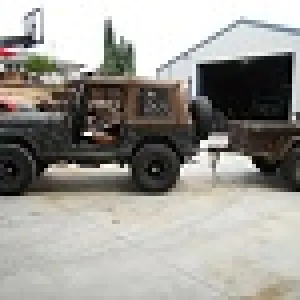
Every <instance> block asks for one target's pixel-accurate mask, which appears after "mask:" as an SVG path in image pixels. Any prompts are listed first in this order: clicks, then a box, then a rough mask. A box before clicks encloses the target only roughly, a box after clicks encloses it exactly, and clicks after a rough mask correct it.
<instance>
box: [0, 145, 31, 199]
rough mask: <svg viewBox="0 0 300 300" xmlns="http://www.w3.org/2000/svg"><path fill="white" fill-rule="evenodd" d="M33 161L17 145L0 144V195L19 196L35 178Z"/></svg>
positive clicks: (27, 153) (26, 152)
mask: <svg viewBox="0 0 300 300" xmlns="http://www.w3.org/2000/svg"><path fill="white" fill-rule="evenodd" d="M35 172H36V170H35V161H34V159H33V158H32V155H31V154H30V152H29V151H28V150H27V149H24V148H22V147H20V146H19V145H10V144H8V145H4V144H0V195H1V196H19V195H22V194H24V192H25V190H26V189H27V187H28V186H29V185H30V184H31V183H32V180H33V179H34V178H35Z"/></svg>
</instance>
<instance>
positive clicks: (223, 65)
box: [157, 18, 300, 119]
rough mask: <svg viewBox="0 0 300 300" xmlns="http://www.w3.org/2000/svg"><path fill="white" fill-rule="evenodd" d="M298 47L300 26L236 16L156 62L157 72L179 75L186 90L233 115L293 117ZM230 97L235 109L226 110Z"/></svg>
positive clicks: (298, 86) (299, 75) (299, 88)
mask: <svg viewBox="0 0 300 300" xmlns="http://www.w3.org/2000/svg"><path fill="white" fill-rule="evenodd" d="M298 53H299V54H300V29H291V28H287V27H285V26H281V25H271V24H267V23H264V22H262V21H253V20H248V19H245V18H241V19H240V20H238V21H236V22H234V23H232V24H231V25H229V26H228V27H226V28H224V29H223V30H221V31H220V32H218V33H216V34H215V35H213V36H211V37H209V38H208V39H207V40H205V41H203V42H201V43H200V44H198V45H195V46H194V47H192V48H190V49H188V51H186V52H184V53H181V54H180V55H179V56H177V57H175V58H174V59H172V60H170V61H169V62H167V63H166V64H164V65H161V66H160V67H159V68H158V69H157V78H159V79H181V80H185V81H186V83H187V84H188V87H189V92H190V93H191V95H192V96H206V97H208V98H209V99H211V100H212V102H213V103H214V106H217V107H218V108H221V109H222V110H223V111H224V110H226V109H227V110H226V113H227V114H228V115H231V116H232V117H233V118H241V117H243V118H248V119H251V118H258V119H259V118H260V117H261V116H262V113H264V114H266V112H267V114H268V115H269V116H270V118H272V119H274V118H277V119H287V118H293V119H294V116H295V113H296V112H300V58H299V55H298ZM297 95H298V98H299V100H298V101H297ZM236 102H238V104H239V105H235V107H236V109H235V112H230V111H228V107H229V106H230V105H229V103H236ZM256 103H259V105H255V104H256ZM231 107H234V105H231ZM237 107H239V108H238V109H237ZM258 107H259V110H260V111H258V110H257V109H256V108H258ZM255 109H256V110H255ZM262 110H263V112H262ZM247 113H248V114H249V115H248V116H246V115H245V114H247Z"/></svg>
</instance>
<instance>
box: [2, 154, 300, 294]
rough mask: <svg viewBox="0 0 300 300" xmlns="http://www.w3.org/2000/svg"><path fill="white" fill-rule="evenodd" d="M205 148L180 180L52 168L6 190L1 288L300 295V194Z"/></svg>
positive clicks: (243, 162)
mask: <svg viewBox="0 0 300 300" xmlns="http://www.w3.org/2000/svg"><path fill="white" fill-rule="evenodd" d="M218 175H219V179H218V181H217V183H216V184H214V183H213V181H212V177H211V169H210V165H209V158H208V157H207V154H205V153H204V154H201V155H200V156H199V157H198V158H197V163H195V164H190V165H187V166H186V167H185V168H184V169H183V170H182V179H181V181H180V183H179V184H178V186H177V187H176V189H175V190H174V191H173V192H171V193H169V194H167V195H164V196H159V197H149V196H148V197H147V196H141V195H136V194H134V193H133V192H132V191H131V187H130V184H129V177H128V174H127V170H122V169H118V168H115V167H108V166H105V167H103V168H101V169H100V170H87V169H81V170H72V169H66V168H53V169H52V170H50V171H49V172H47V173H46V174H45V176H44V177H43V178H41V180H40V181H39V182H37V183H36V184H35V185H34V186H33V187H32V188H31V191H30V194H29V195H28V196H26V197H22V198H2V199H1V200H0V231H1V235H0V299H22V300H23V299H51V300H52V299H85V298H87V299H139V300H140V299H151V300H152V299H172V300H173V299H259V300H261V299H275V300H276V299H299V298H300V284H299V283H300V282H299V280H300V243H299V242H298V240H299V238H298V236H299V234H298V231H299V228H300V217H299V215H300V203H299V199H298V198H299V196H298V195H297V194H294V193H291V192H288V191H287V190H286V189H285V188H284V186H283V185H282V183H281V182H280V181H279V180H278V179H277V178H275V177H263V176H261V175H260V174H259V173H258V171H257V170H256V169H255V168H254V167H253V166H252V165H251V163H250V162H249V161H247V159H245V158H242V157H236V156H233V155H225V156H223V157H222V158H221V163H220V165H219V167H218Z"/></svg>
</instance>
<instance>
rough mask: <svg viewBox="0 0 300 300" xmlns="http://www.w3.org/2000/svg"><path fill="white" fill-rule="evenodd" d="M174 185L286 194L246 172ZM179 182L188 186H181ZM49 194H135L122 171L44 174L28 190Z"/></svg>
mask: <svg viewBox="0 0 300 300" xmlns="http://www.w3.org/2000/svg"><path fill="white" fill-rule="evenodd" d="M182 177H183V178H182V179H181V181H180V182H179V183H178V185H177V187H176V192H179V193H180V192H181V193H186V192H189V189H191V190H193V188H196V189H199V191H201V188H202V187H207V186H208V185H211V187H212V188H213V189H218V188H220V189H224V188H226V189H229V190H232V189H236V188H238V189H241V190H245V191H247V190H248V189H256V190H257V189H259V190H273V191H286V185H285V184H284V182H283V180H282V179H281V178H280V176H278V175H263V174H260V173H259V172H258V171H256V170H255V169H254V170H247V171H245V172H222V173H219V174H218V175H217V178H216V179H213V177H212V176H211V175H208V174H206V175H203V174H199V176H198V175H197V174H194V175H185V176H182ZM183 180H184V181H185V182H186V183H188V184H187V185H184V184H182V182H183ZM49 192H55V193H57V192H63V193H70V192H71V193H96V192H101V193H127V194H133V195H134V194H137V193H138V192H137V191H136V189H135V187H134V184H133V183H132V181H131V177H130V173H129V172H127V171H126V172H124V171H123V170H122V171H120V172H118V171H116V172H112V171H103V170H101V171H96V172H95V171H94V170H93V171H92V172H89V171H88V170H83V171H81V170H80V171H79V172H78V171H77V172H76V173H75V174H72V171H69V170H68V169H66V170H65V171H64V172H63V173H57V172H46V173H45V174H44V175H43V176H42V177H41V178H39V179H38V180H37V181H36V182H35V183H34V184H33V186H32V187H31V188H30V193H31V194H32V193H33V194H35V193H36V194H40V193H49Z"/></svg>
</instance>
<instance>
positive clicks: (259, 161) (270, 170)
mask: <svg viewBox="0 0 300 300" xmlns="http://www.w3.org/2000/svg"><path fill="white" fill-rule="evenodd" d="M252 163H253V165H255V167H257V168H258V169H259V170H260V171H261V172H262V173H263V174H266V175H272V174H275V173H276V171H277V170H278V164H276V163H270V162H268V161H267V160H266V159H264V158H263V157H252Z"/></svg>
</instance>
